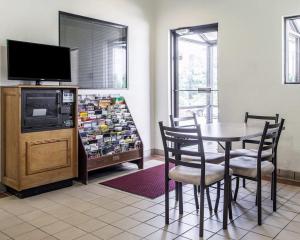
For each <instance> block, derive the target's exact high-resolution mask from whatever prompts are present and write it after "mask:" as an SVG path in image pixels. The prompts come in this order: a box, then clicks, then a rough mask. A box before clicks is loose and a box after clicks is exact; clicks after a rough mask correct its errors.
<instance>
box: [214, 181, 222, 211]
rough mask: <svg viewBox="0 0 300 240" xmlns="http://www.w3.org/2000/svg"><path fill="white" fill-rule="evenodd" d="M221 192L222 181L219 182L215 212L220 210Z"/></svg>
mask: <svg viewBox="0 0 300 240" xmlns="http://www.w3.org/2000/svg"><path fill="white" fill-rule="evenodd" d="M220 193H221V183H220V182H217V198H216V203H215V213H217V212H218V208H219V202H220Z"/></svg>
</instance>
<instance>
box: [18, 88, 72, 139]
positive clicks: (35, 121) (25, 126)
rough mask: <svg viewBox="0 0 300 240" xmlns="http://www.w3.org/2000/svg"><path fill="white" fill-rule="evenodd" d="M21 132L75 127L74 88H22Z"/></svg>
mask: <svg viewBox="0 0 300 240" xmlns="http://www.w3.org/2000/svg"><path fill="white" fill-rule="evenodd" d="M21 94H22V97H21V101H22V104H21V106H22V109H21V113H22V114H21V121H22V124H21V130H22V133H26V132H35V131H47V130H53V129H62V128H73V127H75V115H76V109H75V108H76V104H75V102H76V99H75V97H76V92H75V90H74V89H22V93H21Z"/></svg>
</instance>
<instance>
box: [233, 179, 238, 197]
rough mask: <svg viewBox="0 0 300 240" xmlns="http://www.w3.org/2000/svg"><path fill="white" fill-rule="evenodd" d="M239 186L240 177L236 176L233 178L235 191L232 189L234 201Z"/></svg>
mask: <svg viewBox="0 0 300 240" xmlns="http://www.w3.org/2000/svg"><path fill="white" fill-rule="evenodd" d="M239 187H240V178H239V177H237V178H236V179H235V191H234V198H233V200H234V201H235V202H236V199H237V195H238V192H239Z"/></svg>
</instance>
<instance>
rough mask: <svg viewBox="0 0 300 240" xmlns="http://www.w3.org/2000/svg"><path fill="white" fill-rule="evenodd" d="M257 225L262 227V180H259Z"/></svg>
mask: <svg viewBox="0 0 300 240" xmlns="http://www.w3.org/2000/svg"><path fill="white" fill-rule="evenodd" d="M257 213H258V215H257V223H258V225H261V180H260V179H258V180H257Z"/></svg>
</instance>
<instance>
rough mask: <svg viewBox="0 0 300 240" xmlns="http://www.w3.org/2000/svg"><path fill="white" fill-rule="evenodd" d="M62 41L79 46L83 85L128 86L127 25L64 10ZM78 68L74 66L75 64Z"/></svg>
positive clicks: (61, 15)
mask: <svg viewBox="0 0 300 240" xmlns="http://www.w3.org/2000/svg"><path fill="white" fill-rule="evenodd" d="M59 24H60V39H59V40H60V45H62V46H67V47H70V48H71V49H76V51H77V54H76V55H74V56H76V58H77V59H73V61H72V63H74V62H76V63H77V64H76V65H77V71H76V72H77V74H76V75H74V74H73V76H77V78H78V79H75V80H74V81H73V82H75V83H77V84H78V85H79V87H81V88H98V89H120V88H127V27H126V26H122V25H117V24H113V23H108V22H103V21H100V20H96V19H95V20H94V19H90V18H85V17H81V16H76V15H71V14H67V13H60V22H59ZM72 69H74V66H72Z"/></svg>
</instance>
